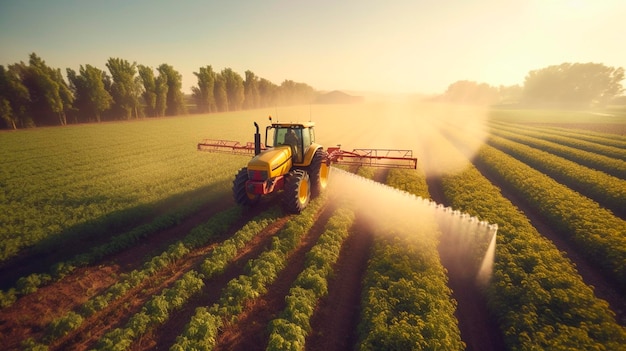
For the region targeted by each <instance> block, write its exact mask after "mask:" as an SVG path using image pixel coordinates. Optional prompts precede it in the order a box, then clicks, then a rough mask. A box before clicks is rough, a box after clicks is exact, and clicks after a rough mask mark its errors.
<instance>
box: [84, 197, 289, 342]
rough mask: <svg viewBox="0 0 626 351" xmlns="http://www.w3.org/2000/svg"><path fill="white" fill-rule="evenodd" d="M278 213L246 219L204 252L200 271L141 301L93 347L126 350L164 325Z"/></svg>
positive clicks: (275, 217) (186, 275)
mask: <svg viewBox="0 0 626 351" xmlns="http://www.w3.org/2000/svg"><path fill="white" fill-rule="evenodd" d="M278 214H279V211H278V210H277V209H272V210H270V211H267V212H265V213H263V214H261V215H259V216H257V217H255V218H253V219H252V220H250V221H249V222H248V223H246V225H245V226H243V227H242V228H241V229H240V230H238V231H237V232H236V233H235V234H234V235H233V236H232V237H230V238H228V239H226V240H225V241H224V242H222V243H221V244H219V245H218V246H217V247H216V248H215V249H213V250H212V251H211V252H210V253H209V254H208V255H207V257H206V258H205V259H204V262H203V264H202V269H201V272H198V271H195V270H191V271H189V272H187V273H185V275H183V277H182V278H181V279H179V280H177V281H176V282H175V283H174V285H173V287H171V288H169V289H165V290H163V292H162V293H161V294H159V295H156V296H153V297H152V298H151V299H150V300H149V301H148V302H146V303H145V304H144V306H143V307H142V308H141V311H140V312H138V313H137V314H135V315H133V316H132V317H131V318H130V320H129V321H128V323H126V326H125V327H124V328H116V329H114V330H112V331H110V332H108V333H107V334H106V335H104V336H103V337H102V338H101V339H100V340H99V341H98V345H97V346H96V349H97V350H126V349H128V348H129V347H130V346H131V345H132V343H133V342H134V340H136V339H137V338H139V337H140V336H141V335H143V334H145V333H146V331H147V330H148V329H150V328H156V327H158V326H160V325H162V324H164V323H165V322H166V321H167V320H168V319H169V317H170V314H171V313H172V312H174V311H176V310H178V309H180V308H181V307H182V306H184V305H185V304H186V303H187V301H188V300H189V299H190V298H191V297H192V296H194V295H196V294H198V293H199V292H200V291H201V289H202V288H203V287H204V285H205V281H207V280H209V279H211V278H213V277H214V276H216V275H218V274H220V273H221V272H223V270H224V269H225V268H226V266H227V265H228V264H229V263H230V262H231V261H232V260H233V259H234V258H235V256H236V255H237V253H238V252H239V251H240V250H241V249H243V248H244V247H245V246H246V244H247V243H248V242H249V241H250V240H252V239H253V238H254V237H255V236H256V235H257V234H258V233H259V232H261V230H263V229H264V228H266V227H267V226H268V225H269V224H270V223H271V222H273V221H275V220H276V219H277V218H278Z"/></svg>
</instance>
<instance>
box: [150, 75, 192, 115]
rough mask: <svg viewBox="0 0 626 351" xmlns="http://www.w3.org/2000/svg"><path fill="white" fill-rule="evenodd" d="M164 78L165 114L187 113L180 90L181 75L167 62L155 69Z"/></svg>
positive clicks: (181, 83)
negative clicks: (165, 94)
mask: <svg viewBox="0 0 626 351" xmlns="http://www.w3.org/2000/svg"><path fill="white" fill-rule="evenodd" d="M157 70H158V71H159V74H160V75H161V76H162V77H164V78H165V81H166V84H167V99H166V106H167V108H166V110H165V114H166V115H167V116H177V115H180V114H185V113H187V109H186V107H185V99H184V95H183V91H182V86H183V76H182V75H181V74H180V73H178V71H176V70H175V69H174V67H172V66H170V65H168V64H165V63H164V64H162V65H160V66H159V68H158V69H157Z"/></svg>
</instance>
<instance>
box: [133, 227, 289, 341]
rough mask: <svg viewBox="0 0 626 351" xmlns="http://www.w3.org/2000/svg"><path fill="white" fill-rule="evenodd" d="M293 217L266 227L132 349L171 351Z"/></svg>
mask: <svg viewBox="0 0 626 351" xmlns="http://www.w3.org/2000/svg"><path fill="white" fill-rule="evenodd" d="M289 218H290V217H289V216H286V217H283V218H281V219H279V220H278V221H276V222H274V223H273V224H271V225H269V226H268V227H267V228H265V229H264V230H263V231H261V233H259V234H258V235H257V236H256V237H255V238H254V239H253V240H252V241H251V242H250V243H248V245H247V246H246V247H245V248H244V249H243V250H241V252H239V253H238V254H237V257H235V259H234V260H233V262H231V264H230V265H229V266H228V267H227V268H226V270H225V271H224V272H223V273H222V274H220V275H218V276H216V277H214V278H212V279H209V280H208V281H206V282H205V287H204V289H203V291H202V293H201V294H199V295H197V296H195V297H193V298H192V299H190V301H189V302H188V303H187V304H186V305H185V306H184V307H183V308H182V309H181V310H179V311H176V312H174V313H172V315H171V316H170V319H169V320H168V321H167V322H166V323H165V324H164V325H162V326H161V327H159V328H157V329H154V330H151V331H149V332H148V333H146V335H144V336H143V337H142V338H141V340H139V341H138V342H136V343H135V344H134V345H133V346H132V348H131V349H132V350H149V349H155V348H156V349H168V348H169V347H170V346H171V345H173V344H174V343H175V342H176V337H177V336H178V335H181V334H182V333H183V331H184V328H185V326H186V325H187V323H188V322H189V321H190V320H191V317H192V316H193V315H194V313H195V310H196V308H197V307H200V306H211V305H212V304H213V303H215V302H217V301H218V299H219V298H220V296H221V293H222V290H223V289H224V287H225V286H226V284H228V282H229V281H231V280H232V279H234V278H237V277H238V276H240V275H241V274H243V273H244V268H245V265H246V263H247V262H248V261H249V260H251V259H253V258H255V257H258V256H259V255H260V254H261V253H262V252H263V251H264V250H266V249H267V248H268V247H269V246H270V244H271V240H272V237H273V236H274V235H275V234H276V233H277V232H278V231H279V230H280V229H281V228H282V227H283V226H284V225H285V224H286V223H287V221H288V220H289Z"/></svg>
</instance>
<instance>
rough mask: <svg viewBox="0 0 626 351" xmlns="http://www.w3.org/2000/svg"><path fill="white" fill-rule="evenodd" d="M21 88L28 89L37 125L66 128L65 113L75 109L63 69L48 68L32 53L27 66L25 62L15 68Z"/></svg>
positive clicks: (29, 110)
mask: <svg viewBox="0 0 626 351" xmlns="http://www.w3.org/2000/svg"><path fill="white" fill-rule="evenodd" d="M12 69H13V70H14V72H15V73H16V74H17V75H18V76H19V79H20V80H21V82H22V84H23V85H24V86H25V87H26V89H28V94H29V96H30V103H29V106H28V112H26V113H28V114H29V115H30V116H31V118H32V121H33V124H34V125H66V124H67V117H66V112H67V111H69V110H70V109H71V108H72V102H73V96H72V93H71V91H70V89H69V87H68V86H67V84H66V83H65V81H64V80H63V77H62V75H61V70H60V69H53V68H51V67H49V66H48V65H46V63H45V61H44V60H42V59H41V58H40V57H39V56H37V55H36V54H35V53H32V54H31V55H30V57H29V60H28V65H27V64H25V63H24V62H20V63H19V64H15V65H13V66H12Z"/></svg>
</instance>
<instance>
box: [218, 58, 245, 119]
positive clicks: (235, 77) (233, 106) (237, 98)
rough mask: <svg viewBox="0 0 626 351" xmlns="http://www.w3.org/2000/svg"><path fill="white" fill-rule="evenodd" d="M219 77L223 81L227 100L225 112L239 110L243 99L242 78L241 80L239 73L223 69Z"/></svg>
mask: <svg viewBox="0 0 626 351" xmlns="http://www.w3.org/2000/svg"><path fill="white" fill-rule="evenodd" d="M221 76H222V79H224V89H225V90H226V98H227V99H228V105H227V109H226V111H237V110H241V107H242V105H243V100H244V98H245V96H244V88H243V78H241V75H239V73H237V72H235V71H233V70H232V69H230V68H225V69H223V70H222V72H221Z"/></svg>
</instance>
